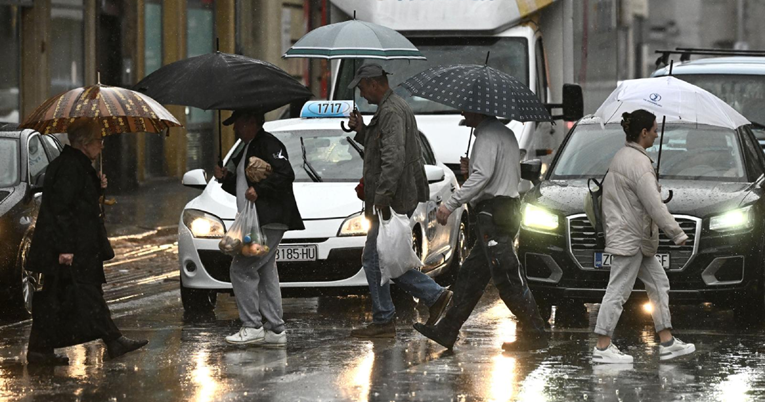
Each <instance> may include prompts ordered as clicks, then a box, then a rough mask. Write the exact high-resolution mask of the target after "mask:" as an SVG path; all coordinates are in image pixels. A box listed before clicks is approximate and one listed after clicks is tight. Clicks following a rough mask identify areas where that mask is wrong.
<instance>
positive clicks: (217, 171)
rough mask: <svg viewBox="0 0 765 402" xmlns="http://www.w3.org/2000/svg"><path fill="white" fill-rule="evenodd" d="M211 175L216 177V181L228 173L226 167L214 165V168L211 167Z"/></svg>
mask: <svg viewBox="0 0 765 402" xmlns="http://www.w3.org/2000/svg"><path fill="white" fill-rule="evenodd" d="M213 175H214V176H215V178H216V179H218V181H221V180H223V178H224V177H226V175H228V169H226V168H224V167H220V166H218V165H215V168H213Z"/></svg>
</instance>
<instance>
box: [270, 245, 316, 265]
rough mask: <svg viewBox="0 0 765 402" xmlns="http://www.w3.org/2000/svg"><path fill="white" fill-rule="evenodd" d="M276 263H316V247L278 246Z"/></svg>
mask: <svg viewBox="0 0 765 402" xmlns="http://www.w3.org/2000/svg"><path fill="white" fill-rule="evenodd" d="M276 261H284V262H293V261H316V246H314V245H309V246H279V248H278V249H277V250H276Z"/></svg>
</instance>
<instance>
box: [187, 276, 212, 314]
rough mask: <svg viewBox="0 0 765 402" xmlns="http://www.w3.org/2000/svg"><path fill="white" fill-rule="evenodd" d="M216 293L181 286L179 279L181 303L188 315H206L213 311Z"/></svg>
mask: <svg viewBox="0 0 765 402" xmlns="http://www.w3.org/2000/svg"><path fill="white" fill-rule="evenodd" d="M217 301H218V292H216V291H214V290H205V289H191V288H187V287H185V286H183V279H181V303H182V304H183V309H184V310H186V312H189V313H206V312H210V311H213V310H214V309H215V304H216V302H217Z"/></svg>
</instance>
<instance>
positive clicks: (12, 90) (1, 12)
mask: <svg viewBox="0 0 765 402" xmlns="http://www.w3.org/2000/svg"><path fill="white" fill-rule="evenodd" d="M20 22H21V21H20V15H19V7H18V6H2V5H0V55H2V57H0V122H9V123H18V122H19V79H20V75H19V70H20V62H21V58H20V53H19V49H20V44H19V41H20V38H19V32H20V31H19V26H20Z"/></svg>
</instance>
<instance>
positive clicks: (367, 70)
mask: <svg viewBox="0 0 765 402" xmlns="http://www.w3.org/2000/svg"><path fill="white" fill-rule="evenodd" d="M382 75H391V74H390V73H389V72H387V71H385V70H383V68H382V66H381V65H379V64H374V63H372V64H364V65H362V66H361V67H359V68H358V70H356V76H355V77H353V81H351V83H350V85H348V89H353V88H356V86H357V85H359V82H361V79H362V78H373V77H380V76H382Z"/></svg>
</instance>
